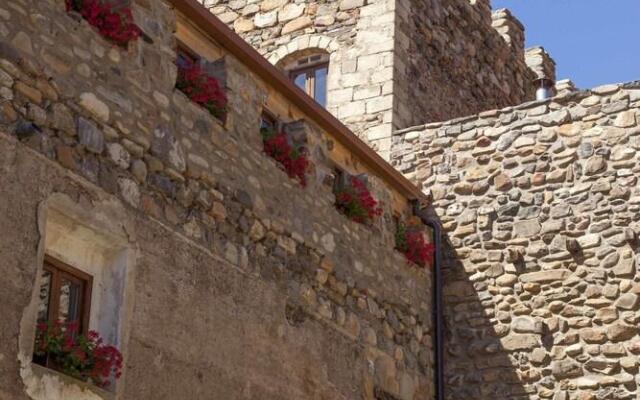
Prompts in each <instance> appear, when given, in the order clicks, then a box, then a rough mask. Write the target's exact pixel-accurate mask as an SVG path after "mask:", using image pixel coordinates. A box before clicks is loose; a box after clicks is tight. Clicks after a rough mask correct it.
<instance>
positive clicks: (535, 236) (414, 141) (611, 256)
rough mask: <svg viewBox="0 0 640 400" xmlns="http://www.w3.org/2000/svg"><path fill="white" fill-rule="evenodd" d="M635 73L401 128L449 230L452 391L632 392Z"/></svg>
mask: <svg viewBox="0 0 640 400" xmlns="http://www.w3.org/2000/svg"><path fill="white" fill-rule="evenodd" d="M639 124H640V83H638V82H636V83H631V84H626V85H609V86H603V87H599V88H595V89H593V90H591V91H584V92H574V93H570V92H569V94H567V95H566V96H563V97H556V98H553V99H551V100H548V101H544V102H533V103H526V104H523V105H521V106H517V107H514V108H505V109H501V110H494V111H487V112H483V113H480V114H478V115H473V116H470V117H465V118H461V119H458V120H454V121H450V122H447V123H435V124H428V125H423V126H419V127H416V128H411V129H407V130H405V131H402V132H398V133H397V135H396V136H395V137H394V147H393V152H392V162H393V164H394V165H395V166H396V167H397V168H399V169H400V170H401V171H403V172H404V173H405V174H407V176H409V177H411V178H412V179H413V180H414V181H415V183H417V184H420V185H423V188H424V190H425V191H429V192H430V193H431V195H432V197H433V201H434V206H435V212H436V213H437V215H438V216H439V218H440V220H441V222H442V225H443V227H444V229H445V230H446V232H447V233H448V247H449V248H448V249H447V254H446V257H445V259H446V260H445V268H446V273H445V283H446V286H445V288H444V291H445V296H446V299H445V302H446V315H445V318H446V321H447V322H446V333H445V338H446V353H445V354H446V359H445V363H446V368H445V370H446V372H445V373H446V377H447V378H446V391H447V393H446V397H447V398H448V399H471V398H473V399H489V398H493V399H547V398H549V399H550V398H553V399H554V400H567V399H579V400H586V399H635V398H637V396H638V395H639V391H638V387H637V384H638V382H640V374H639V372H638V357H637V356H638V354H639V353H640V336H638V333H639V332H640V330H639V329H638V322H639V320H638V317H639V315H640V314H639V310H640V298H639V295H640V274H639V273H638V269H640V242H639V240H638V236H639V235H640V183H639V182H638V178H639V177H640V168H639V165H640V126H639Z"/></svg>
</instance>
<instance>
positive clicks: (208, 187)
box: [0, 0, 433, 400]
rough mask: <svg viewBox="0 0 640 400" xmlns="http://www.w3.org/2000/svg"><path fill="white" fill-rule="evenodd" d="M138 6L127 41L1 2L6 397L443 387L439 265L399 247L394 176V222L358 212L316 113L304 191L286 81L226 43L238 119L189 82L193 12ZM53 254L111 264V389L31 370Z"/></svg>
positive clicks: (376, 185) (31, 7) (415, 393)
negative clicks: (180, 34)
mask: <svg viewBox="0 0 640 400" xmlns="http://www.w3.org/2000/svg"><path fill="white" fill-rule="evenodd" d="M133 11H134V15H135V19H136V23H137V24H138V25H139V26H140V27H141V29H142V31H143V32H144V33H145V37H144V38H142V39H140V40H138V41H136V42H135V43H131V44H130V45H129V46H128V47H127V48H120V47H117V46H114V45H113V44H111V43H109V42H107V41H105V40H104V39H103V38H102V37H101V36H100V35H99V34H98V32H97V31H96V30H95V29H94V28H92V27H91V26H89V25H88V24H87V22H86V21H84V20H83V19H82V18H81V17H80V16H79V15H78V14H77V13H68V12H67V11H65V2H64V1H63V0H11V1H9V2H2V3H0V193H1V195H0V232H2V235H0V236H1V237H0V259H1V261H0V271H1V275H2V279H0V315H1V316H2V320H1V321H0V399H1V400H22V399H39V400H58V399H60V400H81V399H82V400H89V399H91V400H95V399H131V400H133V399H135V400H142V399H154V400H158V399H225V400H232V399H260V400H268V399H272V400H284V399H291V400H300V399H322V400H336V399H343V400H350V399H354V398H358V399H359V398H364V399H374V396H375V395H376V394H377V396H387V397H391V398H398V399H402V400H412V399H426V398H429V397H430V396H431V395H432V392H433V379H432V375H433V367H432V360H431V358H432V349H431V342H432V340H431V334H430V331H431V305H430V304H431V296H430V288H431V283H430V274H429V273H428V271H426V270H424V269H419V268H417V267H416V266H412V265H409V264H408V263H407V261H406V260H405V259H404V257H403V256H402V255H401V254H400V253H399V252H397V251H395V250H394V249H393V247H394V237H393V234H394V222H393V220H392V218H391V211H390V207H391V205H392V201H391V200H390V198H391V195H390V191H391V187H390V186H389V185H388V183H387V182H385V181H382V180H381V179H376V178H375V177H374V176H371V177H370V183H371V186H372V190H373V191H374V193H375V196H376V197H377V198H378V199H380V200H382V201H383V202H384V204H385V205H384V207H385V213H386V217H384V218H382V219H380V220H379V221H378V222H377V223H376V224H374V226H371V227H369V226H363V225H360V224H357V223H355V222H352V221H350V220H348V219H347V218H345V216H344V215H342V214H340V213H339V212H338V211H337V210H336V208H335V206H334V195H333V192H332V181H331V179H329V177H328V176H324V175H320V171H322V170H324V169H328V168H329V164H328V158H329V157H328V152H329V150H328V149H327V147H329V145H330V144H331V143H330V142H331V140H330V139H329V136H328V135H325V133H323V132H320V129H319V128H318V127H317V126H315V124H314V123H313V122H312V119H311V118H306V117H305V118H303V122H304V124H305V126H306V127H307V128H308V130H309V137H308V138H307V139H308V140H309V146H310V150H311V152H310V153H311V157H312V161H313V162H314V164H315V167H316V168H315V169H314V171H313V172H312V173H311V174H310V175H309V177H308V178H309V179H308V180H309V184H308V187H307V188H306V189H304V188H301V187H300V186H299V185H297V183H296V182H294V181H292V180H290V179H289V178H288V177H287V176H286V174H285V173H284V172H283V171H281V170H280V169H279V168H278V167H277V165H276V163H275V162H274V161H273V160H271V159H270V158H268V157H267V156H266V155H265V154H264V153H263V151H262V139H261V136H260V115H261V112H262V107H263V106H264V101H265V98H266V97H267V87H268V83H267V82H264V81H262V80H261V79H259V78H258V77H257V75H255V74H254V73H253V72H252V70H250V69H249V68H248V67H247V66H246V65H244V64H242V63H240V62H239V61H238V60H237V59H236V58H234V57H233V56H232V55H231V54H226V55H225V56H224V61H225V68H226V74H227V81H226V85H227V93H228V96H229V111H228V116H227V120H226V122H225V123H224V124H223V123H221V122H220V121H218V120H216V119H215V118H214V117H212V116H211V115H210V114H209V113H208V112H206V111H205V110H204V109H202V108H201V107H198V106H197V105H195V104H193V103H192V102H190V101H189V99H188V98H187V97H186V96H185V95H184V94H182V93H181V92H179V91H177V90H175V81H176V65H175V59H176V39H175V37H174V32H175V31H176V25H177V23H176V11H175V9H174V8H172V7H171V5H170V4H169V3H166V2H163V1H156V0H153V1H147V0H139V1H134V2H133ZM211 43H212V44H211V46H217V45H216V44H215V41H214V40H212V41H211ZM288 107H289V108H290V109H291V110H294V107H295V105H291V104H288ZM285 122H287V121H285ZM336 146H337V145H336V144H335V143H334V145H333V148H335V147H336ZM352 159H353V160H354V162H357V159H356V157H355V156H353V155H352ZM360 164H362V163H360ZM60 215H62V217H60ZM54 217H55V218H54ZM60 221H63V222H60ZM64 221H71V222H64ZM87 232H89V233H87ZM58 238H66V239H65V240H68V241H69V242H72V243H75V244H76V245H74V246H62V247H61V246H59V244H57V243H56V241H55V239H58ZM78 243H79V245H78ZM74 249H75V250H74ZM54 250H56V251H57V253H58V254H57V255H58V256H59V257H61V258H62V261H65V262H66V261H67V260H70V261H68V262H69V263H72V261H73V260H74V259H77V258H79V259H88V260H89V261H90V262H91V263H92V264H93V267H96V266H98V265H102V266H103V267H104V268H105V272H104V276H105V277H106V278H105V277H101V276H98V275H96V276H95V280H94V282H98V280H99V279H102V280H100V282H101V283H100V284H99V285H96V286H95V288H94V289H95V290H94V292H95V293H100V294H101V297H95V300H96V304H92V310H93V309H99V310H101V312H100V313H98V314H96V315H92V316H91V327H92V328H93V327H96V328H98V329H100V328H103V327H104V325H105V324H107V323H108V322H109V321H115V322H114V323H115V324H116V325H117V326H115V327H114V326H112V325H111V324H109V326H108V327H109V329H111V330H112V331H113V332H112V335H111V337H110V338H109V339H110V342H111V343H113V344H116V345H117V346H118V347H119V348H120V349H121V351H122V353H123V354H124V358H125V359H124V371H123V376H122V378H121V379H120V380H119V381H118V382H117V383H116V384H115V387H111V388H109V390H101V389H99V388H96V387H95V386H92V385H89V384H85V383H82V382H80V381H77V380H73V379H70V378H67V377H65V376H64V375H62V374H60V373H57V372H55V371H53V370H51V369H45V368H41V367H39V366H37V365H35V364H33V363H32V362H31V360H32V354H33V346H34V340H33V339H34V335H35V329H36V328H35V323H36V312H37V311H38V309H37V306H38V297H39V295H40V293H41V290H40V286H39V282H40V276H41V273H42V262H43V258H44V255H45V253H47V254H48V253H49V252H50V251H54ZM72 253H73V254H72ZM75 253H79V254H75ZM114 254H115V255H114ZM80 267H81V266H78V268H80ZM117 268H120V269H117ZM123 270H124V272H122V271H123ZM118 271H121V273H118ZM107 278H108V280H107ZM108 281H110V282H112V284H113V286H105V285H106V282H108ZM114 293H122V296H121V297H119V298H116V299H111V297H112V296H114ZM93 300H94V299H92V301H93ZM94 306H96V307H94Z"/></svg>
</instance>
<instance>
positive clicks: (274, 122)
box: [260, 108, 280, 133]
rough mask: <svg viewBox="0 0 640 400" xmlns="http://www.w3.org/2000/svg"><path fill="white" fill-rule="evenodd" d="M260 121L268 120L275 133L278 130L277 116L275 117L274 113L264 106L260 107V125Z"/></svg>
mask: <svg viewBox="0 0 640 400" xmlns="http://www.w3.org/2000/svg"><path fill="white" fill-rule="evenodd" d="M262 121H268V122H270V123H271V124H272V125H273V129H274V131H276V133H277V131H279V130H280V126H279V125H280V123H279V121H278V117H276V115H275V114H274V113H272V112H271V111H269V110H267V109H266V108H264V109H262V114H260V125H262Z"/></svg>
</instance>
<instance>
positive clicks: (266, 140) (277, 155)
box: [261, 129, 310, 187]
mask: <svg viewBox="0 0 640 400" xmlns="http://www.w3.org/2000/svg"><path fill="white" fill-rule="evenodd" d="M261 133H262V143H263V149H264V152H265V153H266V154H267V155H268V156H269V157H272V158H274V159H275V160H276V161H277V162H279V163H280V165H281V166H282V168H283V169H284V171H285V172H286V173H287V175H289V177H290V178H292V179H296V180H297V181H298V182H300V185H302V186H303V187H305V186H307V170H308V169H309V165H310V162H309V159H308V158H307V151H306V149H305V148H304V147H299V148H295V147H293V146H291V145H290V144H289V141H288V140H287V135H286V134H285V133H284V132H280V133H274V132H273V131H272V130H270V129H262V131H261Z"/></svg>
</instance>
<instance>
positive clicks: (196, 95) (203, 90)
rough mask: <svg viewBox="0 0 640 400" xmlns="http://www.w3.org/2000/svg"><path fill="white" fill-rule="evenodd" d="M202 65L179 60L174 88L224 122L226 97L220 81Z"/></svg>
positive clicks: (187, 60)
mask: <svg viewBox="0 0 640 400" xmlns="http://www.w3.org/2000/svg"><path fill="white" fill-rule="evenodd" d="M204 64H205V63H204V62H202V61H192V60H189V59H185V58H182V59H180V60H179V62H178V63H177V66H178V79H177V81H176V88H177V89H178V90H180V91H181V92H182V93H184V94H185V95H186V96H187V97H188V98H189V99H190V100H191V101H193V102H194V103H196V104H198V105H200V106H202V107H204V108H205V109H206V110H207V111H209V113H210V114H211V115H213V116H214V117H216V118H218V119H219V120H221V121H224V120H225V118H226V114H227V102H228V99H227V95H226V93H225V92H224V90H223V89H222V85H221V84H220V81H219V80H218V79H217V78H216V77H215V76H214V75H213V74H211V73H209V72H208V71H207V68H205V65H204ZM207 64H208V65H216V64H215V63H207Z"/></svg>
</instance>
